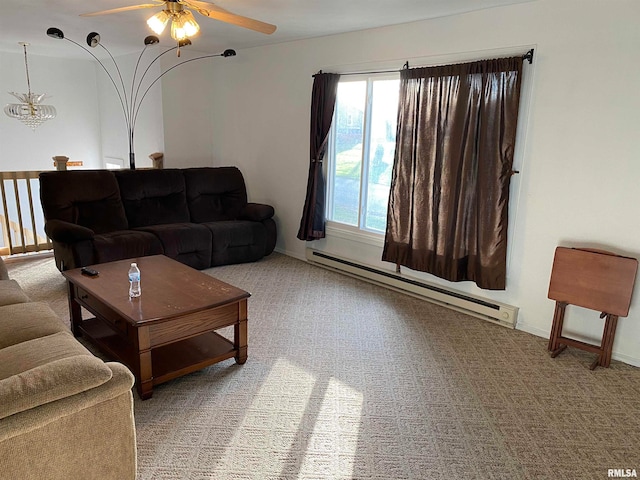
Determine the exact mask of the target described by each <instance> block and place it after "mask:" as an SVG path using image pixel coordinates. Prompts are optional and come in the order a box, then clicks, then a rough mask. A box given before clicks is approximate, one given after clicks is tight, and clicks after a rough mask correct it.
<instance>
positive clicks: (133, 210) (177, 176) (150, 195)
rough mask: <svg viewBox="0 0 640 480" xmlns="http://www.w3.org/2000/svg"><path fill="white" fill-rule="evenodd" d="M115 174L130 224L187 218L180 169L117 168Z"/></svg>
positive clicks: (182, 220) (132, 226) (167, 221)
mask: <svg viewBox="0 0 640 480" xmlns="http://www.w3.org/2000/svg"><path fill="white" fill-rule="evenodd" d="M116 178H117V179H118V183H119V185H120V194H121V195H122V203H123V204H124V209H125V211H126V213H127V219H128V220H129V225H130V226H131V228H135V227H146V226H148V225H161V224H166V223H181V222H189V221H190V219H189V210H188V209H187V196H186V191H185V183H184V176H183V175H182V171H180V170H178V169H167V170H119V171H117V172H116Z"/></svg>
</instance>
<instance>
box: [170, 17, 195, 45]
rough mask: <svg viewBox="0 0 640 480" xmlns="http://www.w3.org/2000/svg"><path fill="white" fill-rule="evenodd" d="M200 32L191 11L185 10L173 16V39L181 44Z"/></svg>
mask: <svg viewBox="0 0 640 480" xmlns="http://www.w3.org/2000/svg"><path fill="white" fill-rule="evenodd" d="M199 31H200V25H198V22H196V19H195V18H194V17H193V13H191V12H190V11H189V10H183V11H181V12H176V13H174V14H173V18H172V20H171V38H173V39H174V40H175V41H177V42H179V41H180V40H184V39H185V38H188V37H193V36H194V35H196V34H197V33H198V32H199Z"/></svg>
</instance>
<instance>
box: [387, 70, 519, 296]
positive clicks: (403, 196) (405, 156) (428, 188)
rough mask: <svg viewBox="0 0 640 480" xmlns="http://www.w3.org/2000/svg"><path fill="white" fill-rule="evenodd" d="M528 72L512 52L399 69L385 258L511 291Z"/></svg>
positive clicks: (434, 272) (416, 268)
mask: <svg viewBox="0 0 640 480" xmlns="http://www.w3.org/2000/svg"><path fill="white" fill-rule="evenodd" d="M521 71H522V57H513V58H502V59H495V60H484V61H479V62H473V63H465V64H458V65H447V66H440V67H426V68H416V69H407V70H403V71H402V72H401V86H400V106H399V112H398V130H397V135H396V153H395V161H394V162H395V163H394V167H393V175H392V181H391V192H390V196H389V209H388V218H387V231H386V237H385V245H384V251H383V256H382V259H383V260H386V261H389V262H393V263H395V264H396V265H398V266H399V265H404V266H406V267H409V268H411V269H414V270H419V271H423V272H428V273H431V274H433V275H436V276H438V277H441V278H444V279H447V280H450V281H454V282H457V281H463V280H472V281H474V282H476V284H477V285H478V286H479V287H481V288H485V289H491V290H502V289H504V288H505V284H506V254H507V217H508V204H509V181H510V178H511V174H512V164H513V152H514V144H515V136H516V123H517V118H518V105H519V98H520V79H521Z"/></svg>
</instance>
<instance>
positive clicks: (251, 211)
mask: <svg viewBox="0 0 640 480" xmlns="http://www.w3.org/2000/svg"><path fill="white" fill-rule="evenodd" d="M274 213H275V212H274V210H273V207H272V206H271V205H265V204H264V203H247V204H246V205H245V207H244V208H243V209H242V211H241V212H240V215H238V218H239V219H240V220H251V221H253V222H261V221H263V220H267V219H268V218H271V217H273V214H274Z"/></svg>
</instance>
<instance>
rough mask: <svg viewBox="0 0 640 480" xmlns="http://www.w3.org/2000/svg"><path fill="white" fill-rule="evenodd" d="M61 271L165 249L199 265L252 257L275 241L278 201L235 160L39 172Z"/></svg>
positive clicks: (264, 252) (47, 225) (260, 254)
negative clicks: (267, 199) (254, 190)
mask: <svg viewBox="0 0 640 480" xmlns="http://www.w3.org/2000/svg"><path fill="white" fill-rule="evenodd" d="M40 200H41V202H42V208H43V210H44V216H45V231H46V233H47V235H48V236H49V237H50V238H51V240H52V241H53V249H54V254H55V258H56V265H57V266H58V268H59V269H60V270H68V269H72V268H77V267H82V266H86V265H94V264H97V263H104V262H110V261H115V260H122V259H126V258H135V257H140V256H146V255H156V254H164V255H167V256H168V257H170V258H173V259H175V260H178V261H179V262H182V263H184V264H186V265H189V266H191V267H193V268H197V269H204V268H209V267H212V266H216V265H226V264H232V263H242V262H252V261H256V260H259V259H260V258H262V257H264V256H266V255H269V254H270V253H271V252H272V251H273V249H274V248H275V244H276V235H277V234H276V225H275V222H274V220H273V218H272V217H273V214H274V211H273V207H271V206H270V205H264V204H258V203H248V202H247V191H246V186H245V183H244V178H243V176H242V173H241V172H240V170H238V169H237V168H235V167H215V168H214V167H211V168H187V169H166V170H116V171H111V170H75V171H66V172H58V171H55V172H44V173H41V174H40Z"/></svg>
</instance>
